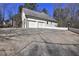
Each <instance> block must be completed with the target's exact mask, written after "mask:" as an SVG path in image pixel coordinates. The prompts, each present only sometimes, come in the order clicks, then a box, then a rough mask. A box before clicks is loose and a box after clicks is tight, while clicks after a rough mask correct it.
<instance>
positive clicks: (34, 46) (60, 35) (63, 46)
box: [0, 29, 79, 56]
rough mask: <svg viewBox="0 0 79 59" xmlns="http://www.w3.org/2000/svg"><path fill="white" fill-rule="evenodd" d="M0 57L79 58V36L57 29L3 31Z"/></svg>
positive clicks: (1, 32)
mask: <svg viewBox="0 0 79 59" xmlns="http://www.w3.org/2000/svg"><path fill="white" fill-rule="evenodd" d="M0 55H9V56H10V55H13V56H17V55H18V56H72V55H73V56H77V55H78V56H79V34H76V33H73V32H70V31H67V30H56V29H1V30H0Z"/></svg>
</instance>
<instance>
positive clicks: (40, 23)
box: [27, 18, 57, 28]
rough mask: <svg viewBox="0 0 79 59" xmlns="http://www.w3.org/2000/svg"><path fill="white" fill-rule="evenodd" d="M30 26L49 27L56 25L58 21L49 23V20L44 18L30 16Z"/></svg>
mask: <svg viewBox="0 0 79 59" xmlns="http://www.w3.org/2000/svg"><path fill="white" fill-rule="evenodd" d="M27 22H28V27H29V28H47V27H56V26H57V23H54V22H49V21H48V24H47V21H44V20H41V19H40V20H38V19H32V18H28V21H27Z"/></svg>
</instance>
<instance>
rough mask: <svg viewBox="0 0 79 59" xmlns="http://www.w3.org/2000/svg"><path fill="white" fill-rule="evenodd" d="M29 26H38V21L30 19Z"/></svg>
mask: <svg viewBox="0 0 79 59" xmlns="http://www.w3.org/2000/svg"><path fill="white" fill-rule="evenodd" d="M29 28H37V22H34V21H29Z"/></svg>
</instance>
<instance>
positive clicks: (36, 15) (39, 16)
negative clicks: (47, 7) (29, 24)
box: [23, 8, 54, 21]
mask: <svg viewBox="0 0 79 59" xmlns="http://www.w3.org/2000/svg"><path fill="white" fill-rule="evenodd" d="M23 10H24V13H25V14H26V15H28V17H31V18H37V19H41V20H45V21H54V19H53V18H52V17H50V16H48V15H47V14H45V13H43V12H36V11H33V10H30V9H27V8H23Z"/></svg>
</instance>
